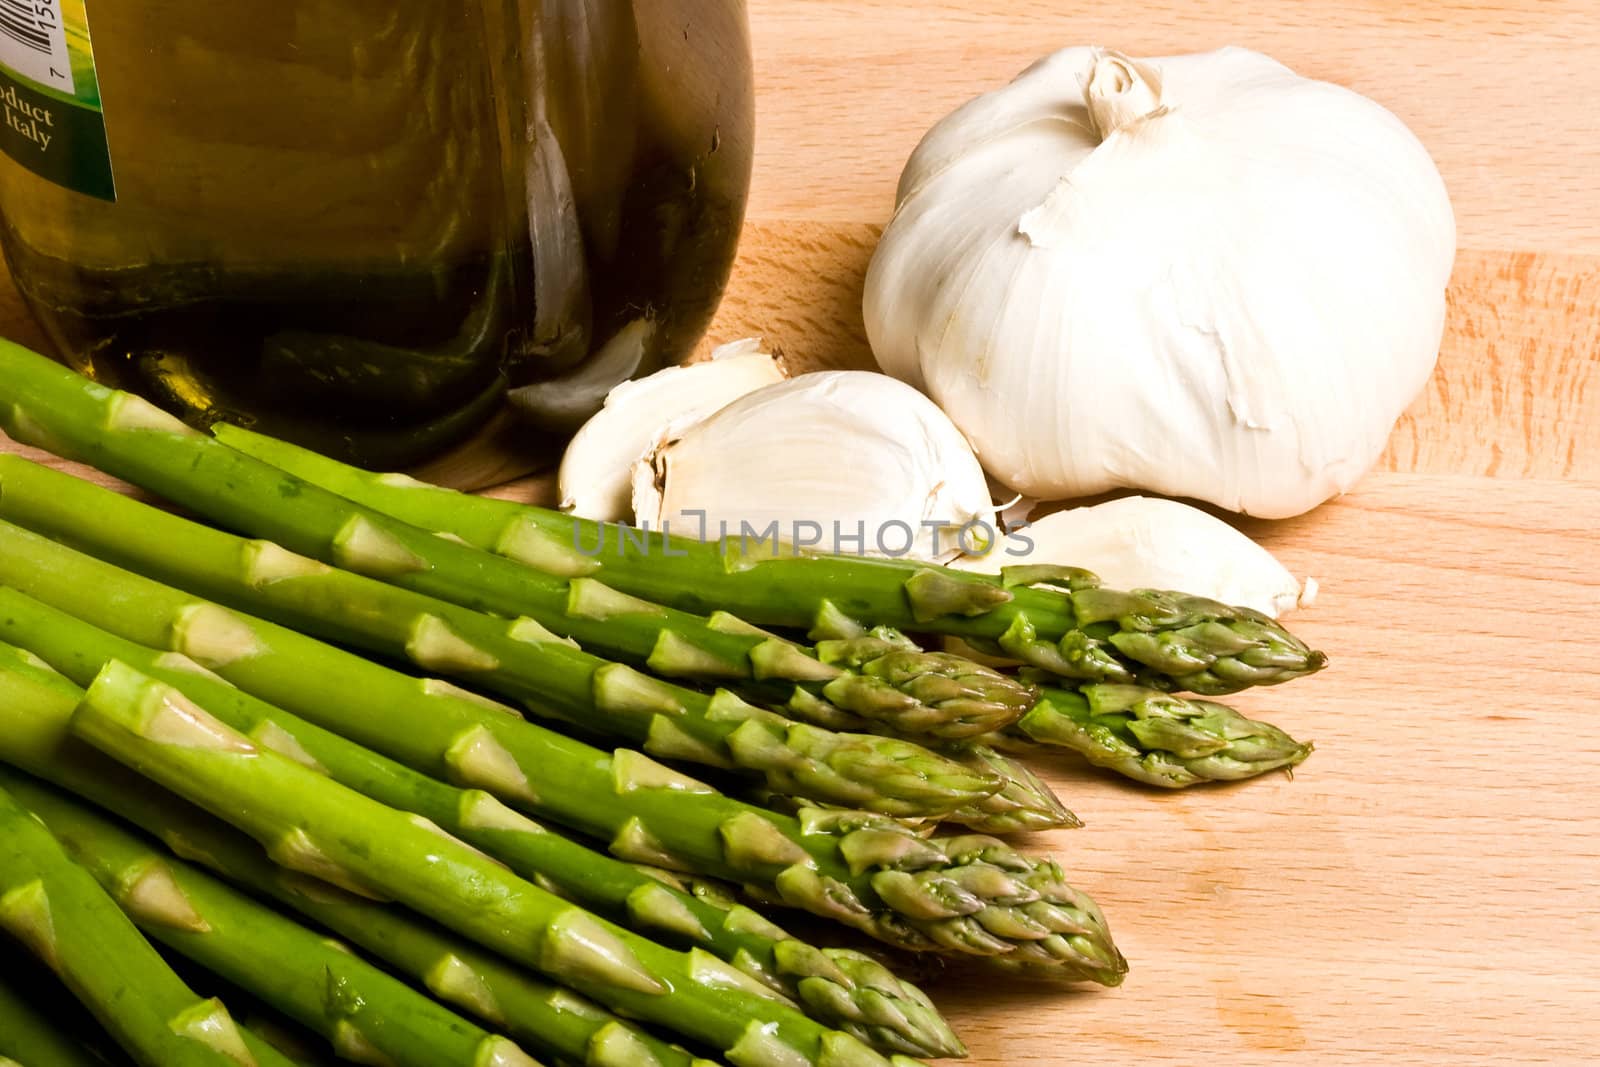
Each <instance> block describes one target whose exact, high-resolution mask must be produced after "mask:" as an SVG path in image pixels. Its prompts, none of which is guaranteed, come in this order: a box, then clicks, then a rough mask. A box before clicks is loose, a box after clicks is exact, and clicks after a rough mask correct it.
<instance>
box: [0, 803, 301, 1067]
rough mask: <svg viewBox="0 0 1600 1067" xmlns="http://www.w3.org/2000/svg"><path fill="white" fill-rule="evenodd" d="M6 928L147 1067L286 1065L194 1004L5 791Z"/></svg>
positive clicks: (2, 919)
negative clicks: (59, 978) (43, 962)
mask: <svg viewBox="0 0 1600 1067" xmlns="http://www.w3.org/2000/svg"><path fill="white" fill-rule="evenodd" d="M0 927H3V928H4V929H6V930H8V931H9V932H10V933H11V934H12V935H13V936H15V937H16V938H17V939H18V940H19V941H21V942H22V943H23V944H24V945H26V946H27V947H28V948H29V949H30V950H31V951H32V952H33V953H34V954H35V955H37V956H38V957H39V958H40V959H42V960H44V961H45V962H46V963H47V964H49V966H50V967H51V969H52V970H54V971H55V972H56V973H57V974H58V975H59V976H60V977H61V979H62V981H64V982H65V983H66V985H67V987H68V988H69V989H71V990H72V992H73V995H74V996H76V997H77V998H78V999H79V1000H80V1001H81V1002H82V1003H83V1004H84V1005H85V1006H86V1007H88V1008H89V1010H90V1011H91V1012H92V1013H93V1014H94V1016H95V1017H96V1018H97V1019H98V1020H99V1021H100V1023H101V1025H103V1026H104V1027H105V1028H106V1030H107V1032H109V1033H110V1034H111V1036H112V1039H113V1040H115V1041H116V1042H117V1043H118V1044H119V1045H121V1046H122V1048H123V1049H124V1050H125V1051H127V1052H128V1054H129V1055H131V1056H132V1057H133V1058H134V1059H135V1060H137V1061H138V1062H139V1063H141V1064H145V1065H147V1067H188V1065H190V1064H193V1065H196V1067H199V1065H202V1064H205V1065H211V1067H240V1065H241V1064H245V1065H272V1067H287V1065H288V1062H289V1061H288V1060H286V1059H284V1058H283V1057H282V1056H280V1055H279V1054H278V1053H277V1052H276V1051H274V1050H273V1049H272V1047H271V1046H270V1045H267V1044H266V1043H265V1042H262V1041H260V1040H259V1039H257V1038H255V1037H254V1036H253V1035H250V1034H248V1033H247V1032H245V1031H243V1030H241V1029H240V1028H239V1027H238V1026H236V1025H235V1024H234V1022H233V1020H232V1019H231V1018H230V1017H229V1016H228V1010H227V1008H225V1007H223V1005H222V1002H221V1001H215V1000H211V1001H207V1000H202V999H200V998H199V997H197V996H195V994H194V993H193V992H191V991H190V990H189V989H188V987H186V986H185V985H184V984H183V983H182V982H181V981H180V980H179V979H178V977H177V976H176V975H175V974H173V973H172V971H171V969H170V968H169V967H168V966H167V965H166V963H165V962H163V961H162V959H161V957H160V956H159V955H158V954H157V953H156V951H155V949H153V948H151V947H150V944H149V942H147V941H146V940H145V939H144V938H143V936H141V935H140V933H139V931H138V930H136V929H135V928H134V926H133V924H132V923H130V922H129V921H128V919H127V917H126V916H125V915H123V914H122V912H121V911H120V910H119V909H118V908H117V906H116V904H114V903H113V902H112V901H111V899H110V898H109V897H107V896H106V894H105V892H104V891H103V890H101V888H100V886H99V885H98V884H96V883H95V880H94V879H93V878H92V877H91V876H90V875H89V873H88V872H87V871H84V870H83V869H82V868H80V867H78V866H77V865H76V864H74V863H73V862H72V861H71V860H70V859H68V858H67V855H66V853H65V852H63V851H62V849H61V846H60V845H59V844H58V843H57V842H56V840H55V839H54V838H53V837H51V836H50V833H49V831H47V830H46V829H45V828H44V827H43V826H42V825H40V823H39V820H38V819H36V818H34V817H33V815H32V814H30V813H29V812H28V810H27V809H26V808H24V807H23V806H22V805H21V804H19V803H17V801H16V799H15V798H13V797H12V796H11V795H10V794H9V793H6V792H4V791H3V790H0Z"/></svg>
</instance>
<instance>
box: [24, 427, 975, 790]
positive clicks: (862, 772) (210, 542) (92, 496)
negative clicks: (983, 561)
mask: <svg viewBox="0 0 1600 1067" xmlns="http://www.w3.org/2000/svg"><path fill="white" fill-rule="evenodd" d="M0 514H3V515H4V516H5V517H6V518H9V519H12V520H13V521H17V522H20V523H22V524H24V525H27V526H29V527H31V528H33V529H36V530H39V531H41V532H45V533H48V534H50V535H52V536H59V537H62V538H63V539H66V540H71V541H74V542H76V543H79V544H80V545H85V546H86V547H90V549H91V550H92V551H95V552H97V553H99V554H104V555H106V556H107V557H109V558H113V559H116V560H118V561H120V562H125V563H128V564H129V565H131V566H134V567H135V568H136V569H139V570H142V571H145V572H147V573H153V574H155V575H157V576H160V577H166V578H170V579H172V580H174V581H175V582H176V583H177V584H179V585H183V586H185V587H187V588H191V589H194V590H195V591H198V592H204V593H206V594H208V595H214V596H217V597H218V599H221V600H224V601H228V602H231V603H233V604H234V605H235V606H244V607H248V608H250V609H251V610H259V611H261V612H262V613H263V614H265V615H268V616H270V617H272V618H274V619H275V620H276V621H278V622H283V623H287V624H289V625H292V626H295V627H297V628H300V629H304V630H306V631H307V632H315V633H319V634H321V635H322V636H324V637H327V638H329V639H331V640H337V641H343V642H347V643H351V644H356V645H360V646H363V647H366V648H369V649H372V650H374V651H376V652H379V653H381V654H385V655H392V656H395V657H397V658H409V659H410V660H411V661H412V662H413V663H415V664H417V665H419V666H421V667H423V668H424V669H428V670H439V671H442V672H444V673H448V674H454V675H458V676H463V677H466V678H469V679H471V680H472V681H473V682H474V683H476V684H479V685H483V686H487V687H492V688H494V689H496V690H497V691H499V692H502V693H504V694H506V695H508V696H510V697H512V698H514V699H519V700H523V701H525V702H527V703H528V704H529V706H531V707H535V708H541V709H546V710H548V711H551V712H554V713H556V714H559V715H562V716H564V717H566V718H569V719H571V720H573V721H575V722H577V723H580V724H582V725H583V726H584V727H586V728H588V729H597V730H601V731H604V732H607V733H621V734H623V735H624V736H626V737H627V738H629V739H630V740H632V741H634V742H636V743H640V744H642V745H643V747H644V748H645V749H646V751H649V752H651V753H653V754H655V755H659V756H664V757H668V758H676V759H683V760H689V761H692V762H701V763H710V764H713V765H715V766H720V767H737V768H740V769H743V770H747V771H751V772H756V773H762V774H764V775H765V777H766V780H767V782H768V784H769V785H770V786H771V787H772V788H773V789H775V790H778V791H780V792H785V793H792V794H796V795H800V796H806V797H812V798H816V799H819V800H824V801H828V802H832V803H839V804H845V805H849V806H852V807H858V808H864V809H869V810H873V811H880V812H882V813H884V814H889V815H896V816H910V817H928V816H936V815H942V814H945V813H947V812H949V811H952V810H954V809H955V808H958V807H961V806H962V805H964V804H966V803H968V802H970V801H972V800H975V799H977V798H979V797H983V796H987V795H989V794H990V793H993V792H995V791H996V790H997V789H998V788H999V787H1000V784H1001V783H1000V782H999V781H998V780H996V779H995V778H993V777H991V776H989V775H987V774H981V773H977V772H974V771H972V770H970V769H968V768H967V767H964V766H962V765H961V764H958V763H955V762H954V761H952V760H948V759H945V758H943V757H942V756H938V755H936V754H934V753H932V752H929V751H928V750H927V749H925V748H922V747H921V746H919V745H916V744H912V743H910V742H905V741H900V740H897V739H893V738H885V737H876V736H870V735H866V734H836V733H833V732H831V731H828V730H823V729H820V728H817V727H812V726H806V725H803V724H799V723H794V722H791V721H790V720H787V719H784V718H783V717H781V716H779V715H776V714H774V713H772V712H768V711H764V710H762V709H760V708H757V707H755V706H753V705H750V704H746V703H745V702H744V701H742V700H740V699H739V698H738V697H736V696H734V695H733V694H731V693H728V692H726V691H721V692H718V693H717V694H716V695H715V696H711V697H708V696H706V695H705V694H704V693H701V692H698V691H696V690H691V689H685V688H683V687H681V686H676V685H672V684H670V683H667V682H663V681H659V680H657V679H652V678H649V677H647V676H645V675H643V674H640V673H639V672H637V671H635V670H633V669H632V668H630V667H627V666H624V665H622V664H617V663H610V662H608V661H606V660H602V659H600V658H598V657H595V656H591V655H589V654H588V653H585V652H583V651H581V650H579V649H577V648H574V647H572V646H571V645H570V644H568V643H566V642H563V641H561V640H558V639H556V638H555V637H554V635H552V634H551V633H550V632H549V631H547V630H545V629H543V628H542V627H540V626H538V625H537V624H536V623H533V622H532V621H531V620H527V619H521V620H517V621H515V622H507V621H506V620H504V619H500V618H496V617H493V616H489V615H484V614H481V613H479V612H476V611H472V610H470V609H468V608H464V607H460V606H459V605H455V604H450V603H447V602H445V601H442V600H435V599H433V598H432V597H428V596H424V595H423V594H421V593H414V592H411V591H410V590H407V589H402V588H399V587H396V586H391V585H387V584H385V583H383V582H380V581H377V580H375V579H372V578H366V577H363V576H361V575H358V574H354V573H351V572H348V571H341V570H336V569H334V568H331V567H328V566H325V565H323V564H320V563H316V562H314V561H312V560H309V559H307V558H305V557H302V556H297V555H294V554H293V553H290V552H287V551H285V550H284V549H282V548H279V547H277V546H276V545H273V544H270V543H268V542H262V541H246V540H243V539H241V538H238V537H235V536H233V535H231V534H226V533H222V532H220V531H217V530H212V529H209V528H208V527H204V526H200V525H198V524H196V523H192V522H189V521H188V520H186V519H182V518H179V517H177V516H175V515H170V514H168V513H166V512H163V511H161V510H159V509H157V508H153V507H151V506H149V505H147V504H142V503H140V502H138V501H135V500H132V499H130V498H128V497H124V496H122V495H121V494H118V493H114V492H112V491H110V490H107V489H102V488H100V487H99V486H96V485H93V484H92V483H90V482H86V481H82V480H80V479H77V478H73V477H71V476H70V475H66V474H62V473H60V472H57V471H52V470H50V469H48V468H46V467H41V466H39V465H37V464H34V463H30V462H28V461H27V460H24V459H22V458H21V457H19V456H0ZM486 558H487V557H486Z"/></svg>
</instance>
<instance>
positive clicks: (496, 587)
mask: <svg viewBox="0 0 1600 1067" xmlns="http://www.w3.org/2000/svg"><path fill="white" fill-rule="evenodd" d="M8 413H9V418H7V414H8ZM0 424H3V425H5V426H6V428H8V429H11V430H14V431H16V432H17V433H18V434H19V435H20V438H19V439H23V440H27V439H28V438H29V437H30V435H31V436H32V437H33V438H34V439H35V440H40V441H47V442H48V443H49V444H50V445H54V446H56V449H58V450H63V451H64V452H65V453H67V454H73V455H76V456H81V457H82V458H84V459H85V460H87V461H89V462H92V463H94V464H95V465H96V466H99V467H100V468H101V469H102V470H105V471H107V472H108V473H111V474H116V475H118V476H119V477H123V478H125V479H127V480H128V481H131V482H133V483H135V484H137V485H141V486H143V487H144V488H146V489H149V490H151V491H152V492H157V493H160V494H161V495H163V496H165V497H167V498H168V499H170V500H173V501H175V502H177V503H179V504H182V505H184V506H185V507H188V508H190V509H192V510H193V511H195V512H197V513H199V514H201V515H203V516H206V517H207V518H210V519H212V520H215V521H216V522H218V523H219V524H221V525H223V526H226V527H228V528H230V529H233V530H237V531H239V532H242V533H245V534H248V535H250V536H253V537H262V538H267V539H270V540H272V541H274V542H276V543H278V544H281V545H283V546H284V547H286V548H289V549H291V550H293V551H296V552H299V553H302V554H304V555H307V556H310V557H312V558H316V559H321V560H323V561H324V562H326V563H333V564H336V565H338V566H340V567H343V568H344V569H346V570H352V571H357V572H360V573H363V574H367V575H370V576H373V577H376V578H381V579H383V580H385V581H389V582H394V583H397V584H399V585H402V586H405V587H408V588H411V589H415V590H418V591H420V592H423V593H427V594H429V595H431V596H435V597H440V598H442V599H445V600H450V601H456V602H459V603H461V604H463V605H465V606H466V607H469V608H475V609H478V610H482V611H489V612H495V613H498V614H502V615H505V616H507V617H510V618H517V617H521V616H524V615H526V616H529V617H531V618H533V619H534V620H536V621H537V622H539V623H540V624H541V625H544V626H547V627H549V628H551V629H552V630H554V631H555V632H557V633H560V634H562V635H564V636H568V637H572V638H574V639H576V640H577V641H579V642H580V643H581V644H582V645H583V646H584V647H588V648H593V649H594V650H595V651H597V652H604V653H607V654H609V655H612V656H615V657H617V658H620V659H625V660H630V661H634V662H640V663H648V664H649V666H650V669H651V670H652V671H653V672H654V673H656V674H667V675H673V676H678V677H685V678H691V679H696V680H713V681H717V682H723V681H727V680H729V679H753V680H773V681H785V682H788V683H791V684H790V685H789V686H788V692H789V693H790V694H792V695H794V696H795V697H796V698H797V699H805V700H808V701H816V700H819V699H825V700H827V701H833V702H837V703H839V704H840V706H841V707H843V708H845V709H846V710H849V711H853V712H856V713H859V714H862V715H865V716H868V717H879V716H882V717H886V718H891V719H899V720H903V721H905V722H908V723H909V722H919V723H923V724H927V725H929V727H930V728H932V729H938V730H940V731H942V732H944V734H945V736H957V735H960V736H971V735H973V734H978V733H983V732H985V731H987V730H991V729H996V728H998V727H1000V726H1002V725H1004V724H1006V723H1009V722H1012V721H1014V720H1015V719H1016V718H1017V716H1018V715H1020V714H1022V712H1023V711H1024V710H1025V709H1026V708H1027V706H1028V705H1029V704H1030V703H1032V701H1031V698H1030V696H1029V694H1028V693H1027V691H1026V690H1025V689H1023V688H1022V687H1021V686H1019V685H1018V684H1017V683H1016V682H1015V681H1013V680H1012V679H1009V678H1007V677H1005V676H1004V675H1001V674H999V673H998V672H995V671H989V670H986V669H984V668H973V667H971V666H968V665H963V664H962V662H961V661H960V660H958V659H956V658H955V657H951V656H947V655H944V654H942V653H922V652H916V653H912V652H908V651H906V650H901V649H887V650H880V651H881V653H882V655H885V656H887V657H888V659H889V662H888V663H887V664H876V663H875V661H876V659H877V658H878V656H877V655H874V654H870V652H869V651H868V649H875V648H876V647H877V646H870V645H869V646H868V649H863V648H862V647H860V646H857V645H854V644H852V643H851V642H830V643H829V644H828V646H826V647H825V648H824V649H822V650H820V651H821V652H822V658H820V659H819V658H818V656H817V654H816V651H814V650H807V649H804V648H802V647H800V646H797V645H795V644H793V643H791V642H788V641H785V640H783V639H781V638H777V637H774V636H772V635H769V634H761V633H758V632H757V633H752V632H751V631H750V628H749V627H746V626H743V625H741V624H739V623H738V621H737V620H733V619H728V618H726V617H719V619H718V620H715V621H713V620H709V619H705V618H701V617H697V616H694V615H691V614H689V613H687V612H683V611H679V610H676V609H670V608H666V607H663V606H661V605H659V604H640V603H639V602H637V601H634V600H632V599H631V598H628V597H619V596H617V595H615V594H613V593H612V591H611V590H609V589H607V588H606V587H605V586H603V585H601V584H600V583H599V582H597V581H595V580H593V579H591V578H584V577H582V576H581V575H579V574H578V573H576V571H574V570H573V568H574V567H577V568H578V569H580V570H581V565H582V564H583V563H584V561H583V559H582V557H580V556H578V555H577V553H575V552H568V553H567V555H568V556H569V557H570V558H571V560H572V561H574V562H573V563H572V564H571V565H569V567H568V568H567V569H568V570H569V571H571V572H572V573H568V574H552V573H547V572H546V571H541V570H536V569H534V568H531V567H527V566H523V565H521V564H519V563H517V562H515V561H513V560H510V559H507V558H505V557H504V556H498V555H494V554H492V553H487V552H483V551H481V550H478V549H475V548H472V547H471V546H468V545H465V544H461V543H458V542H453V541H449V540H444V539H441V538H439V537H437V536H435V535H434V534H433V533H432V532H430V531H427V530H423V529H418V528H416V527H413V526H410V525H408V524H406V523H404V522H400V521H399V520H396V519H393V518H391V517H389V516H387V515H384V514H382V513H381V512H379V511H376V510H373V509H370V508H365V507H361V506H359V505H357V504H355V503H353V502H351V501H349V500H346V499H344V498H343V497H340V496H338V495H336V494H333V493H329V492H327V491H326V490H323V489H321V488H319V487H317V486H315V485H312V484H310V483H307V482H304V481H302V480H300V479H298V478H294V477H292V476H289V475H285V474H284V473H283V472H282V471H280V470H278V469H277V468H275V467H273V466H271V465H270V464H267V463H264V462H262V461H260V460H257V459H255V458H253V457H250V456H247V455H245V454H243V453H241V452H237V451H235V450H233V449H231V448H229V447H228V446H226V445H224V444H222V443H221V442H219V441H216V440H213V439H211V438H209V437H206V436H204V435H202V434H198V433H196V432H195V431H193V430H190V429H188V428H187V427H185V426H184V425H183V424H182V423H180V422H178V421H177V420H176V419H173V418H171V417H170V416H167V415H165V414H164V413H163V412H161V411H159V410H158V409H156V408H154V407H152V406H151V405H150V404H149V403H147V402H146V401H144V400H141V399H139V398H138V397H135V396H131V395H128V394H124V393H116V392H112V391H110V390H107V389H105V388H103V387H101V386H96V385H93V384H92V383H90V382H88V381H87V380H86V379H84V378H82V377H81V376H79V375H77V374H76V373H74V372H73V371H71V370H68V369H66V368H64V367H62V366H61V365H59V364H56V363H53V362H51V361H49V360H47V359H45V358H44V357H43V356H39V355H37V354H35V353H32V352H29V351H28V350H26V349H24V348H21V347H19V346H16V345H13V344H10V343H9V342H8V343H5V344H3V345H0ZM287 499H292V501H293V506H291V507H285V506H284V503H285V500H287ZM556 569H559V566H557V568H556ZM797 684H798V685H797Z"/></svg>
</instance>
